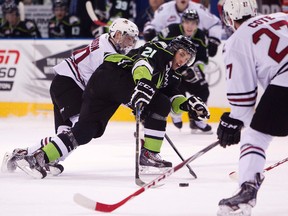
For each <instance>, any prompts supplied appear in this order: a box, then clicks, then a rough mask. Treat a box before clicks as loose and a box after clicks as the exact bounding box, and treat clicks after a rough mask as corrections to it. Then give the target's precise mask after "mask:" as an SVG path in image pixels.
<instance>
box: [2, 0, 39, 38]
mask: <svg viewBox="0 0 288 216" xmlns="http://www.w3.org/2000/svg"><path fill="white" fill-rule="evenodd" d="M2 14H3V20H2V21H4V23H3V24H2V25H1V26H0V38H41V34H40V32H39V30H38V27H37V25H36V23H35V22H34V21H33V20H29V19H25V20H20V14H19V9H18V6H17V5H16V4H15V2H14V1H13V0H8V1H5V2H4V3H3V4H2Z"/></svg>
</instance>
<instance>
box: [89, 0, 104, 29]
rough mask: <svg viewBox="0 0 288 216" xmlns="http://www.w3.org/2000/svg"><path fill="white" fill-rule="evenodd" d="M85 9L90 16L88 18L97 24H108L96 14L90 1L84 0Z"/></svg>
mask: <svg viewBox="0 0 288 216" xmlns="http://www.w3.org/2000/svg"><path fill="white" fill-rule="evenodd" d="M85 6H86V11H87V13H88V15H89V17H90V19H91V20H92V21H93V22H94V23H95V24H96V25H98V26H108V24H107V23H104V22H101V21H100V20H99V19H98V17H97V16H96V14H95V12H94V9H93V5H92V3H91V1H87V2H86V5H85Z"/></svg>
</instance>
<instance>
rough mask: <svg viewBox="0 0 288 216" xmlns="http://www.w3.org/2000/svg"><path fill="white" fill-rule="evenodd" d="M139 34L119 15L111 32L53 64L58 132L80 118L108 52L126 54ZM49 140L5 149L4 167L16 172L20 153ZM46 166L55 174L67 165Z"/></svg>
mask: <svg viewBox="0 0 288 216" xmlns="http://www.w3.org/2000/svg"><path fill="white" fill-rule="evenodd" d="M138 34H139V31H138V28H137V26H136V25H135V24H134V23H133V22H131V21H129V20H127V19H124V18H118V19H116V20H115V21H114V22H113V23H112V25H111V26H110V28H109V33H105V34H102V35H101V36H100V37H98V38H96V39H94V40H92V41H91V42H90V44H89V45H88V46H86V47H84V48H82V49H79V50H76V51H74V52H73V53H72V55H71V56H70V57H69V58H67V59H65V60H64V61H62V62H61V63H59V64H58V65H56V66H55V67H54V68H53V70H54V73H55V77H54V79H53V80H52V83H51V86H50V95H51V99H52V103H53V106H54V123H55V132H56V134H59V133H61V132H62V131H64V130H68V129H70V128H71V127H72V126H73V125H74V124H75V123H76V122H77V121H78V117H79V113H80V108H81V104H82V94H83V91H84V89H85V87H86V86H87V83H88V80H89V79H90V77H91V75H92V74H93V73H94V71H95V70H96V69H97V68H98V67H99V65H101V64H102V63H103V60H104V57H105V55H106V54H109V53H110V54H111V53H121V54H126V53H127V52H128V51H129V50H130V49H132V48H134V46H135V44H136V41H137V40H138ZM50 141H51V138H50V137H47V138H44V139H42V140H41V141H40V142H39V143H37V144H36V145H32V146H30V147H28V148H27V149H15V150H14V151H13V154H11V153H6V154H5V156H4V159H3V161H4V162H3V164H2V170H4V171H5V170H6V171H9V172H13V171H14V170H15V168H16V164H15V163H14V162H15V160H16V157H17V155H31V154H33V153H34V152H35V151H36V150H38V149H40V148H42V147H43V146H45V145H46V144H48V143H49V142H50ZM60 160H64V158H61V159H60ZM46 168H47V169H48V170H49V171H50V172H51V173H52V174H53V175H58V174H60V173H61V172H62V171H63V169H64V168H63V166H62V165H61V164H58V163H57V161H56V163H55V162H54V163H49V164H48V165H47V166H46Z"/></svg>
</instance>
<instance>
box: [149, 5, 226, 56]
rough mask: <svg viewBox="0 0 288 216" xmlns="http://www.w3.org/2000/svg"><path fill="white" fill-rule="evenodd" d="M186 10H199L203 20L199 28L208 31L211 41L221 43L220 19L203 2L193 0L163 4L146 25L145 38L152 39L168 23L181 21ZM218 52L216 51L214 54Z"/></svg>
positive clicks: (200, 17)
mask: <svg viewBox="0 0 288 216" xmlns="http://www.w3.org/2000/svg"><path fill="white" fill-rule="evenodd" d="M186 10H196V11H197V13H198V16H199V19H200V20H201V22H200V23H199V26H198V28H199V29H201V30H203V31H207V32H208V34H209V38H208V39H209V42H210V43H215V44H217V45H219V44H220V40H221V35H222V26H221V21H220V19H219V18H218V17H217V16H215V15H213V14H212V13H210V12H209V10H208V9H207V8H205V7H204V6H203V5H202V4H198V3H196V2H192V1H191V0H174V1H169V2H166V3H164V4H162V5H161V6H160V7H159V8H158V9H157V10H156V12H155V14H154V18H153V19H152V20H151V22H150V23H148V24H147V25H146V26H145V27H144V35H146V36H145V38H147V39H148V40H151V39H153V38H154V37H155V36H156V34H157V33H159V32H160V31H161V30H162V29H164V28H166V27H167V26H168V25H170V24H174V23H181V17H182V14H183V13H184V12H185V11H186ZM211 45H212V44H211ZM209 46H210V44H209ZM214 49H215V48H214ZM216 52H217V50H216ZM216 52H215V51H214V55H215V54H216Z"/></svg>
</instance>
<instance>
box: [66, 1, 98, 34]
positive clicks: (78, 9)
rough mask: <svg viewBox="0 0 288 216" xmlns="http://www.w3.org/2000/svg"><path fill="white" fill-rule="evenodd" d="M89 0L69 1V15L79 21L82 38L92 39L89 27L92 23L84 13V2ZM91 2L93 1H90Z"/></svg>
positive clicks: (85, 12)
mask: <svg viewBox="0 0 288 216" xmlns="http://www.w3.org/2000/svg"><path fill="white" fill-rule="evenodd" d="M87 1H90V0H70V4H69V14H70V16H73V15H74V16H76V17H78V18H79V19H80V20H81V30H82V36H83V37H84V38H93V35H92V30H91V27H92V26H94V23H93V22H92V20H91V19H90V17H89V15H88V13H87V11H86V2H87ZM91 2H93V0H91Z"/></svg>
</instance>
